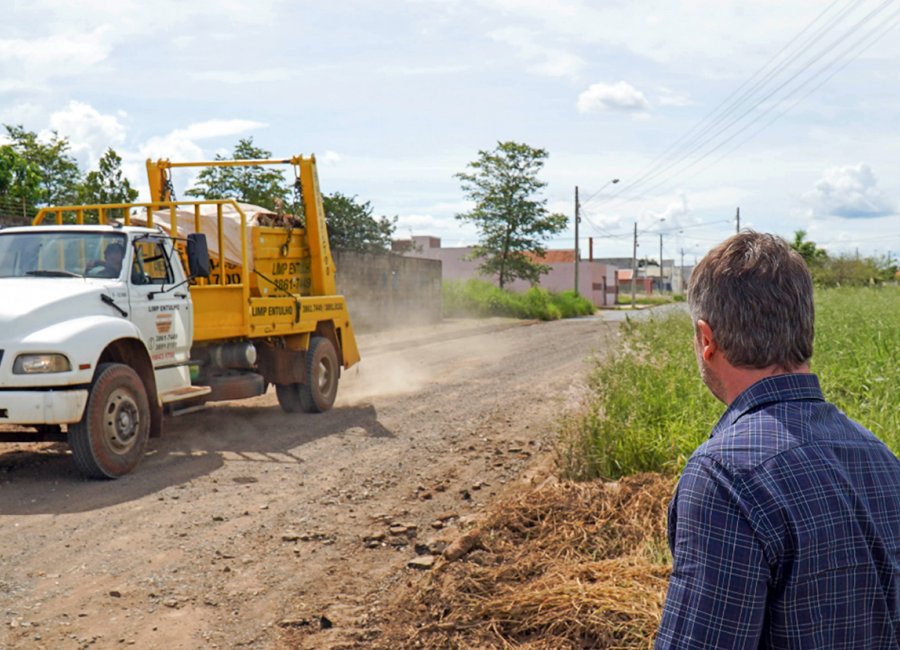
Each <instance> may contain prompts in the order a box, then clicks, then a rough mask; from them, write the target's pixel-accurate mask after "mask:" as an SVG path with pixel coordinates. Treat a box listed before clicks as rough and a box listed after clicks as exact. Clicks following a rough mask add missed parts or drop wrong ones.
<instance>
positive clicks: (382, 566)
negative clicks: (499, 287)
mask: <svg viewBox="0 0 900 650" xmlns="http://www.w3.org/2000/svg"><path fill="white" fill-rule="evenodd" d="M614 337H615V326H614V325H613V324H611V323H606V322H604V321H603V320H601V319H581V320H574V321H559V322H554V323H538V324H522V323H520V322H516V321H506V320H491V321H457V322H449V323H444V324H442V325H440V326H436V327H429V328H419V329H414V330H408V331H404V332H398V331H394V332H391V333H387V334H379V335H370V336H362V337H360V343H361V348H362V354H363V359H364V360H363V362H362V363H361V364H360V365H359V366H358V367H357V368H353V369H351V370H350V371H348V372H346V373H345V374H344V376H343V377H342V383H341V388H340V394H339V399H338V404H337V406H336V407H335V409H334V410H332V411H330V412H328V413H325V414H321V415H315V416H312V415H299V416H288V415H286V414H284V413H282V412H281V410H280V409H279V408H278V406H277V404H276V400H275V397H274V394H273V393H272V392H271V391H270V393H269V394H268V395H265V396H263V397H260V398H257V399H255V400H249V401H245V402H234V403H219V404H216V405H213V406H212V407H210V408H209V409H207V410H205V411H203V412H199V413H194V414H190V415H187V416H183V417H179V418H173V419H169V420H167V422H166V433H165V435H164V437H163V438H162V439H158V440H155V441H152V442H151V451H150V453H149V454H148V456H147V458H146V459H145V460H144V462H143V464H142V465H141V466H140V467H139V468H138V470H137V472H136V473H134V474H132V475H129V476H126V477H124V478H122V479H119V480H117V481H111V482H98V481H85V480H83V479H81V478H80V477H79V476H78V475H77V474H76V473H75V471H74V468H73V465H72V463H71V459H70V458H68V457H67V456H66V451H65V449H64V448H63V447H62V446H55V445H52V444H41V445H9V444H6V445H0V648H3V649H5V648H48V649H51V648H52V649H54V650H55V649H68V648H73V649H74V648H121V647H127V646H133V647H137V648H142V649H143V648H159V649H161V650H162V649H165V650H173V649H180V648H184V649H188V648H190V649H194V648H286V647H304V648H305V647H309V648H328V647H332V648H334V647H365V645H366V639H367V638H371V635H372V634H374V632H373V630H372V627H371V620H370V614H371V612H372V611H374V610H373V608H375V607H376V606H377V604H378V603H379V601H381V600H383V599H384V598H385V597H386V596H388V595H389V594H390V593H391V589H392V588H393V586H395V585H397V584H398V583H399V582H400V581H403V582H405V581H408V580H412V579H418V578H419V577H420V576H421V573H419V572H417V571H416V570H414V569H410V568H407V563H408V562H409V561H410V560H412V559H414V558H415V557H416V556H417V552H416V545H417V544H419V545H422V544H425V543H426V542H427V541H428V538H429V537H441V536H443V537H452V536H453V534H454V532H455V531H457V530H458V529H459V528H458V527H459V526H460V525H465V522H466V518H469V519H472V518H474V517H477V513H478V512H479V511H480V510H481V509H482V508H483V507H484V506H485V504H487V503H489V502H490V501H491V500H492V499H494V498H496V495H497V494H499V493H500V492H501V491H504V490H506V489H508V488H509V486H510V482H511V481H517V480H520V479H521V477H522V474H523V471H524V470H525V469H526V468H527V467H529V466H532V465H534V464H535V463H536V462H537V461H538V460H539V459H540V458H542V457H544V458H545V457H546V456H547V454H548V452H549V450H550V447H551V445H552V441H553V437H554V431H553V428H554V424H555V421H556V418H557V417H558V415H559V414H560V413H561V412H563V411H565V410H566V409H567V408H570V407H571V406H572V405H573V404H574V403H575V402H576V401H577V399H578V397H579V394H580V393H579V390H578V385H579V383H580V382H581V380H582V379H583V377H584V374H585V372H586V371H587V370H588V368H589V365H588V364H587V363H586V361H585V359H586V357H588V355H590V354H591V353H595V352H602V351H604V350H606V349H608V348H609V347H610V345H611V342H612V339H613V338H614ZM432 541H433V540H432ZM419 551H420V552H421V551H423V549H422V548H420V549H419Z"/></svg>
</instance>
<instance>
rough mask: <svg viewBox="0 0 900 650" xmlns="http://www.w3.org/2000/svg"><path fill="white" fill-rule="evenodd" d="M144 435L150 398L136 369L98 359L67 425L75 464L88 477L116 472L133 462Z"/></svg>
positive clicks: (130, 467)
mask: <svg viewBox="0 0 900 650" xmlns="http://www.w3.org/2000/svg"><path fill="white" fill-rule="evenodd" d="M149 436H150V404H149V401H148V400H147V391H146V390H145V388H144V383H143V382H142V381H141V378H140V377H139V376H138V374H137V373H136V372H135V371H134V370H132V369H131V368H129V367H128V366H126V365H123V364H121V363H103V364H100V366H98V367H97V374H96V376H95V378H94V382H93V383H92V384H91V390H90V395H89V396H88V402H87V406H86V407H85V409H84V415H83V416H82V418H81V422H79V423H78V424H73V425H70V426H69V446H70V447H71V448H72V456H73V458H74V460H75V465H76V467H78V469H79V470H80V471H81V472H82V473H83V474H84V475H85V476H88V477H90V478H118V477H119V476H124V475H125V474H128V473H129V472H130V471H131V470H133V469H134V468H135V467H137V465H138V463H139V462H140V461H141V458H143V456H144V451H145V450H146V449H147V440H148V438H149Z"/></svg>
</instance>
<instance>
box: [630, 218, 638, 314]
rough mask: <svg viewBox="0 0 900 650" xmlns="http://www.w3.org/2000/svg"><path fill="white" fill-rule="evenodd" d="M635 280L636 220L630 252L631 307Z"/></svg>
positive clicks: (633, 300) (632, 305) (633, 299)
mask: <svg viewBox="0 0 900 650" xmlns="http://www.w3.org/2000/svg"><path fill="white" fill-rule="evenodd" d="M636 281H637V221H635V222H634V247H633V248H632V252H631V308H632V309H634V302H635V296H634V294H635V282H636Z"/></svg>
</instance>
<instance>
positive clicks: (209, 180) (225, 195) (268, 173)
mask: <svg viewBox="0 0 900 650" xmlns="http://www.w3.org/2000/svg"><path fill="white" fill-rule="evenodd" d="M271 157H272V153H271V152H269V151H266V150H265V149H261V148H260V147H257V146H255V145H254V144H253V138H252V137H251V138H242V139H241V140H239V141H238V143H237V145H235V147H234V151H233V152H232V155H231V156H222V155H219V154H217V155H216V160H254V159H267V158H271ZM185 194H187V195H188V196H193V197H197V198H202V199H235V200H238V201H243V202H245V203H251V204H253V205H259V206H262V207H264V208H268V209H269V210H275V209H277V204H278V203H279V202H281V203H282V204H283V205H287V204H289V203H290V201H289V196H290V191H289V188H288V185H287V181H286V180H285V177H284V174H282V173H281V171H279V170H278V169H273V168H272V167H268V166H256V167H207V168H206V169H204V170H203V171H201V172H200V174H198V176H197V182H196V184H195V185H194V187H192V188H191V189H189V190H188V191H187V192H185Z"/></svg>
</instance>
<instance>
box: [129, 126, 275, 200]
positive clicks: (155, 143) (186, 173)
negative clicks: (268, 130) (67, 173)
mask: <svg viewBox="0 0 900 650" xmlns="http://www.w3.org/2000/svg"><path fill="white" fill-rule="evenodd" d="M265 126H266V124H264V123H262V122H255V121H252V120H238V119H233V120H208V121H206V122H196V123H194V124H191V125H189V126H187V127H186V128H184V129H175V130H174V131H170V132H169V133H166V134H165V135H162V136H155V137H152V138H150V139H149V140H147V141H146V142H145V143H144V144H142V145H141V146H140V148H139V151H138V153H137V155H132V156H130V157H129V158H130V160H129V161H128V163H129V165H128V166H126V170H127V171H129V172H130V170H131V169H137V168H138V164H139V163H140V162H141V161H143V160H145V159H147V158H150V159H156V158H168V159H169V160H178V161H201V160H207V159H208V158H209V156H208V155H206V154H205V153H204V151H203V148H202V147H201V146H200V145H199V144H198V143H197V142H196V141H197V140H208V139H211V138H220V137H226V136H231V135H237V134H239V133H243V132H245V131H249V130H252V129H256V128H260V127H265ZM123 157H124V156H123ZM139 173H140V172H139ZM198 173H199V170H196V169H193V168H189V169H180V170H178V169H177V170H173V176H174V178H173V183H174V184H175V187H176V190H177V192H178V194H177V195H178V196H181V195H182V194H183V193H184V190H186V189H187V188H189V187H191V186H192V185H193V184H194V180H195V179H196V177H197V174H198ZM129 177H131V173H129ZM141 185H142V184H141ZM139 186H140V185H139ZM142 196H144V195H143V191H142Z"/></svg>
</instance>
